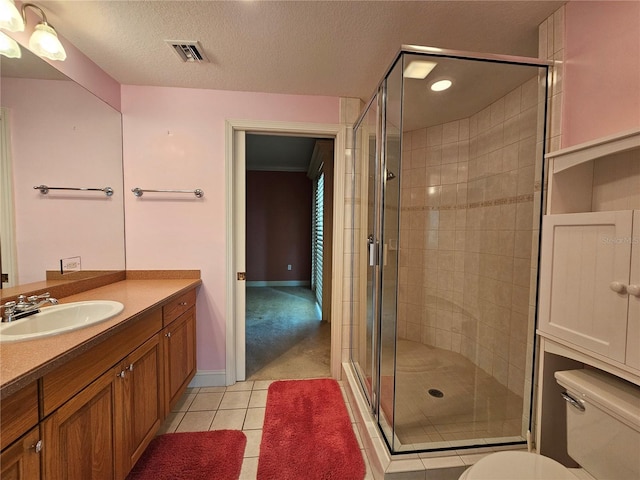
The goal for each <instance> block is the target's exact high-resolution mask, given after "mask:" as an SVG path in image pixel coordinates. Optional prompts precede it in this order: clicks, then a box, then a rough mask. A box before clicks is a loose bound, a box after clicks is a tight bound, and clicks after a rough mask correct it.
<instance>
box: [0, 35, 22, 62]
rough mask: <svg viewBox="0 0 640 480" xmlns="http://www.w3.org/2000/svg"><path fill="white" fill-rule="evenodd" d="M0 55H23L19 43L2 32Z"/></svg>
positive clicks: (18, 56)
mask: <svg viewBox="0 0 640 480" xmlns="http://www.w3.org/2000/svg"><path fill="white" fill-rule="evenodd" d="M0 55H4V56H5V57H9V58H20V57H22V51H21V50H20V47H19V46H18V43H17V42H16V41H15V40H14V39H13V38H11V37H9V36H7V35H5V34H4V33H2V32H0Z"/></svg>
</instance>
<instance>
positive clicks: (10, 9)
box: [0, 0, 24, 32]
mask: <svg viewBox="0 0 640 480" xmlns="http://www.w3.org/2000/svg"><path fill="white" fill-rule="evenodd" d="M0 28H3V29H5V30H9V31H10V32H22V31H23V30H24V19H23V18H22V15H20V12H18V8H17V7H16V4H15V2H14V1H13V0H0Z"/></svg>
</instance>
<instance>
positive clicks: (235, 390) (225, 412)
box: [158, 380, 373, 480]
mask: <svg viewBox="0 0 640 480" xmlns="http://www.w3.org/2000/svg"><path fill="white" fill-rule="evenodd" d="M271 382H272V381H271V380H264V381H248V382H238V383H236V384H235V385H233V386H231V387H202V388H190V389H187V391H186V392H185V394H184V395H183V397H182V398H181V399H180V401H179V402H178V403H177V404H176V406H175V408H174V409H173V412H172V413H171V414H170V415H169V416H168V417H167V419H166V420H165V422H164V424H163V425H162V426H161V428H160V431H159V432H158V434H163V433H174V432H194V431H205V430H222V429H233V430H242V431H243V432H244V434H245V435H246V436H247V446H246V448H245V453H244V461H243V463H242V471H241V473H240V479H241V480H252V479H255V478H256V473H257V470H258V454H259V452H260V441H261V439H262V424H263V422H264V412H265V408H266V405H267V389H268V388H269V385H270V384H271ZM341 387H342V395H343V398H344V399H345V403H346V404H347V411H348V412H349V416H350V418H351V421H352V424H353V413H352V411H351V406H350V405H349V403H348V400H347V398H346V396H345V393H344V387H343V386H342V385H341ZM353 427H354V432H355V435H356V438H357V439H358V444H359V445H360V448H361V451H362V456H363V458H364V461H365V465H366V467H367V473H366V476H365V480H372V479H373V475H372V473H371V469H370V468H369V463H368V460H367V457H366V455H365V453H364V450H362V448H363V446H362V441H361V439H360V435H359V434H358V431H357V429H356V427H355V425H353Z"/></svg>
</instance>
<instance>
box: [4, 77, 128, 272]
mask: <svg viewBox="0 0 640 480" xmlns="http://www.w3.org/2000/svg"><path fill="white" fill-rule="evenodd" d="M1 87H2V89H1V97H2V106H4V107H8V108H9V109H10V128H11V147H12V148H11V150H12V153H13V159H12V164H13V174H14V175H13V177H14V182H13V186H14V202H15V223H16V243H17V250H18V274H19V277H18V278H19V282H20V283H30V282H36V281H41V280H44V278H45V270H57V269H58V268H59V260H60V259H61V258H66V257H74V256H78V255H79V256H81V257H82V269H83V270H101V269H108V270H114V269H123V268H124V267H125V258H124V257H125V255H124V239H123V235H122V232H123V228H124V218H123V216H124V210H123V208H124V206H123V205H124V204H123V191H122V136H121V121H120V114H119V113H118V112H116V111H115V110H113V109H112V108H111V107H109V106H108V105H106V104H105V103H104V102H101V101H100V100H98V99H96V98H95V97H94V96H93V95H92V94H91V93H90V92H88V91H87V90H85V89H84V88H82V87H80V86H78V85H76V84H75V83H73V82H70V81H64V80H33V79H24V78H3V79H2V84H1ZM41 184H46V185H49V186H55V187H95V188H103V187H106V186H110V187H112V188H113V189H114V191H115V193H114V195H113V196H112V197H107V196H105V195H104V194H102V193H100V192H90V193H88V192H72V193H70V192H61V191H59V192H51V193H49V194H48V195H42V194H40V192H39V191H38V190H34V189H33V187H34V186H35V185H41Z"/></svg>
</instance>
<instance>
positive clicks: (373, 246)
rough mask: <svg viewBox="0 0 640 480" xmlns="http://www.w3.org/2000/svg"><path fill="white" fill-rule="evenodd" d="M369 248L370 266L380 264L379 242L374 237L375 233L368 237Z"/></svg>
mask: <svg viewBox="0 0 640 480" xmlns="http://www.w3.org/2000/svg"><path fill="white" fill-rule="evenodd" d="M367 248H368V249H369V266H370V267H375V266H376V265H377V264H378V242H376V241H375V240H374V239H373V234H370V235H369V236H368V237H367Z"/></svg>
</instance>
